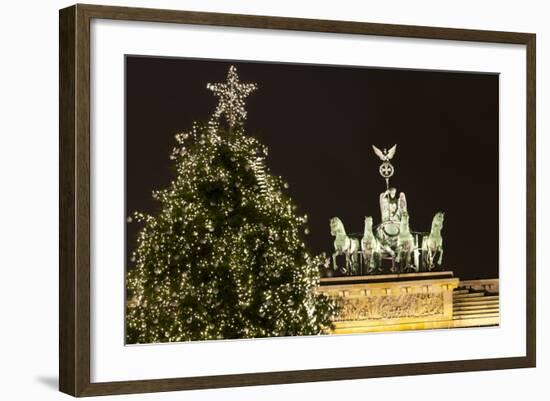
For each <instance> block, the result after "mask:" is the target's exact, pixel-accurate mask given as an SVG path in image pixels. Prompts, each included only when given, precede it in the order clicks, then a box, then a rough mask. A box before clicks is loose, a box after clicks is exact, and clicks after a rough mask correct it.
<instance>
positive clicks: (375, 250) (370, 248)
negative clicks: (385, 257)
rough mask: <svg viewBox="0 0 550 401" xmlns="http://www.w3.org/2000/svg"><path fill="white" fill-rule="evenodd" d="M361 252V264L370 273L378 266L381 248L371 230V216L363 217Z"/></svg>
mask: <svg viewBox="0 0 550 401" xmlns="http://www.w3.org/2000/svg"><path fill="white" fill-rule="evenodd" d="M361 252H362V254H363V266H365V267H366V269H367V273H372V271H373V270H374V269H375V268H379V267H380V258H381V256H382V255H381V252H382V248H381V245H380V242H379V241H378V239H377V238H376V237H375V235H374V233H373V232H372V217H371V216H367V217H365V230H364V234H363V238H362V239H361Z"/></svg>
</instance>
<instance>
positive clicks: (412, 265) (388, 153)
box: [330, 145, 445, 274]
mask: <svg viewBox="0 0 550 401" xmlns="http://www.w3.org/2000/svg"><path fill="white" fill-rule="evenodd" d="M372 148H373V150H374V153H375V154H376V155H377V156H378V157H379V158H380V160H381V161H382V164H381V165H380V167H379V173H380V175H381V176H382V178H384V179H385V181H386V190H385V191H384V192H382V193H381V194H380V196H379V203H380V224H378V225H377V226H373V218H372V216H367V217H365V229H364V233H363V238H361V240H360V241H359V238H354V237H353V236H348V235H347V234H346V230H345V229H344V224H343V223H342V221H341V220H340V219H339V218H338V217H333V218H332V219H331V220H330V230H331V234H332V235H333V236H334V237H336V238H335V240H334V249H335V251H334V253H333V255H332V265H333V268H334V270H338V266H337V263H336V257H337V256H338V255H345V258H346V264H345V267H343V268H341V269H340V270H341V271H342V272H343V273H344V274H354V273H355V272H357V271H360V272H361V273H367V274H372V273H374V272H379V271H381V270H382V267H381V265H382V260H383V259H390V260H391V268H390V271H391V272H394V273H397V272H407V271H413V272H418V271H420V270H421V269H423V270H427V271H430V270H433V269H435V268H436V267H437V266H441V264H442V263H443V237H442V235H441V230H442V228H443V220H444V218H445V217H444V216H445V215H444V213H443V212H438V213H437V214H436V215H435V216H434V218H433V221H432V227H431V231H430V232H429V233H427V232H416V231H411V229H410V226H409V211H408V210H407V198H406V196H405V193H404V192H400V193H398V192H397V189H396V188H394V187H390V184H389V180H390V178H391V177H392V176H393V174H394V172H395V169H394V167H393V165H392V164H391V159H392V158H393V157H394V156H395V153H396V151H397V145H393V146H392V147H391V148H390V149H389V150H387V149H386V148H384V149H383V150H380V149H379V148H377V147H376V146H374V145H373V146H372ZM420 255H421V256H422V258H420Z"/></svg>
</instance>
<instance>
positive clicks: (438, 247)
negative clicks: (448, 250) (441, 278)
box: [422, 212, 445, 270]
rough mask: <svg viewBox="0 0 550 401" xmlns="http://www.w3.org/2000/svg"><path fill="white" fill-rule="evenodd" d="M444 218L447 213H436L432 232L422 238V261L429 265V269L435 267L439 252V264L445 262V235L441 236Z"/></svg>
mask: <svg viewBox="0 0 550 401" xmlns="http://www.w3.org/2000/svg"><path fill="white" fill-rule="evenodd" d="M444 220H445V213H443V212H438V213H436V214H435V216H434V218H433V220H432V229H431V231H430V234H429V235H425V236H424V237H423V238H422V263H423V264H424V266H427V267H428V270H433V269H434V267H435V263H434V261H435V257H436V255H437V254H438V253H439V257H438V259H437V264H438V265H440V266H441V263H443V237H442V236H441V229H442V228H443V221H444Z"/></svg>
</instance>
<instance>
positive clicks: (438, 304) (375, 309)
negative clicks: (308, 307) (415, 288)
mask: <svg viewBox="0 0 550 401" xmlns="http://www.w3.org/2000/svg"><path fill="white" fill-rule="evenodd" d="M341 302H342V310H341V312H340V313H339V314H338V316H337V317H336V318H335V319H334V320H335V321H336V322H338V321H345V320H373V319H400V318H409V317H427V316H435V315H443V294H442V293H439V294H404V295H397V296H394V295H383V296H378V297H371V298H368V297H363V298H352V299H342V301H341Z"/></svg>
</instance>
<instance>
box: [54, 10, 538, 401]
mask: <svg viewBox="0 0 550 401" xmlns="http://www.w3.org/2000/svg"><path fill="white" fill-rule="evenodd" d="M94 18H98V19H110V20H127V21H145V22H164V23H175V24H177V23H181V24H195V25H210V26H223V27H241V28H259V29H264V28H265V29H277V30H289V31H309V32H325V33H344V34H357V35H375V36H391V37H402V38H421V39H440V40H452V41H474V42H490V43H503V44H517V45H524V46H526V54H527V58H526V60H525V62H526V71H527V81H526V88H527V93H526V99H527V108H526V110H527V119H526V122H525V123H526V132H527V135H526V146H527V155H526V161H527V166H526V170H527V176H526V183H527V193H526V195H525V196H526V204H527V216H526V221H527V226H526V244H525V246H526V255H527V258H526V261H525V263H526V294H527V299H526V311H525V313H526V326H525V332H526V356H524V357H507V358H493V359H474V360H460V361H440V362H430V363H410V364H400V365H381V366H366V367H343V368H329V369H314V370H297V371H280V372H258V373H250V374H229V375H221V376H201V377H181V378H166V379H155V380H135V381H120V382H118V381H117V382H99V383H95V382H94V383H92V382H91V380H90V363H91V355H90V343H91V335H90V296H91V294H90V253H91V252H90V174H91V171H90V85H91V83H90V21H91V20H92V19H94ZM59 28H60V42H59V45H60V87H59V92H60V104H59V107H60V114H59V123H60V143H59V146H60V170H59V174H60V176H59V178H60V194H59V196H60V203H59V214H60V249H59V252H60V266H59V268H60V271H59V274H60V292H59V358H60V361H59V388H60V391H62V392H64V393H67V394H70V395H73V396H95V395H106V394H123V393H144V392H156V391H173V390H189V389H206V388H221V387H236V386H251V385H264V384H282V383H298V382H315V381H326V380H348V379H363V378H375V377H389V376H401V375H419V374H433V373H449V372H465V371H480V370H494V369H511V368H526V367H534V366H535V361H536V306H535V300H536V293H535V291H536V273H535V246H536V233H535V231H536V229H535V219H536V210H535V207H536V205H535V197H536V188H535V158H536V153H535V116H536V115H535V64H536V63H535V46H536V45H535V43H536V36H535V34H531V33H513V32H495V31H481V30H466V29H450V28H434V27H421V26H404V25H388V24H372V23H362V22H347V21H328V20H312V19H297V18H282V17H267V16H252V15H234V14H218V13H202V12H191V11H171V10H155V9H141V8H125V7H110V6H96V5H80V4H78V5H74V6H72V7H68V8H65V9H62V10H60V15H59Z"/></svg>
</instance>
